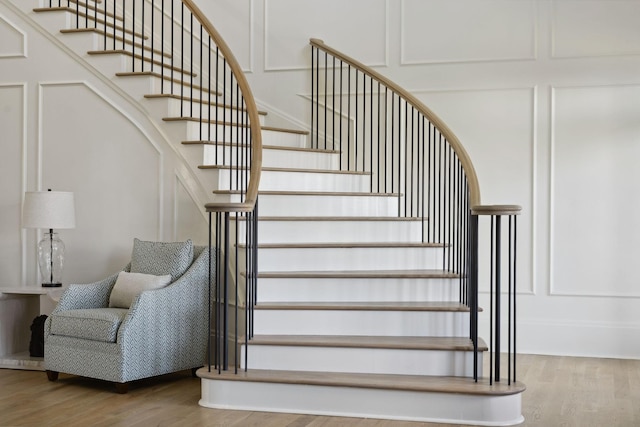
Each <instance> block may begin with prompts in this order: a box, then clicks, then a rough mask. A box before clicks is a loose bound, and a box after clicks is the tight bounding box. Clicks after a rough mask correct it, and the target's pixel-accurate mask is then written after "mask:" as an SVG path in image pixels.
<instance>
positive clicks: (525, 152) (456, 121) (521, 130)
mask: <svg viewBox="0 0 640 427" xmlns="http://www.w3.org/2000/svg"><path fill="white" fill-rule="evenodd" d="M414 93H415V92H414ZM417 95H418V97H419V98H420V99H421V100H422V101H423V102H424V103H425V104H426V105H427V106H428V107H429V108H431V109H432V110H433V111H434V112H435V113H436V114H437V115H438V116H439V117H440V118H441V119H443V120H444V122H445V123H447V125H448V126H449V127H450V128H451V129H452V131H453V132H454V133H455V134H456V135H457V136H458V138H459V139H460V141H461V143H462V145H463V146H464V148H465V149H466V151H467V152H468V154H469V156H470V158H471V161H472V162H473V165H474V167H475V169H476V173H477V175H478V180H479V183H480V193H481V197H482V204H484V205H492V204H516V205H521V206H522V208H523V211H522V215H521V216H519V217H518V236H519V237H518V238H519V240H518V247H517V249H518V259H519V262H518V277H519V279H518V284H517V286H518V290H519V291H520V292H534V291H535V289H534V283H535V280H534V267H533V265H534V258H533V257H534V253H535V240H534V238H535V233H534V223H535V215H536V212H535V203H534V202H535V199H534V189H535V179H536V176H535V163H536V161H535V142H536V135H535V130H534V122H535V89H534V88H516V89H491V90H455V91H433V92H418V93H417ZM483 221H484V219H483ZM504 227H505V228H504V232H505V233H507V228H506V227H507V223H506V220H505V225H504ZM489 229H490V225H489V223H486V224H484V223H483V224H482V225H481V230H482V231H483V232H486V233H484V234H483V235H481V236H480V257H481V260H480V269H481V271H480V273H479V274H480V287H481V290H483V291H488V290H489V288H488V279H489V271H488V266H489V265H490V264H489V260H488V255H487V254H488V253H489V248H490V246H489V245H490V240H489V234H488V230H489ZM483 245H484V246H483Z"/></svg>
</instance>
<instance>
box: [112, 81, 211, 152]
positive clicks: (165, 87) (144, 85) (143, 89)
mask: <svg viewBox="0 0 640 427" xmlns="http://www.w3.org/2000/svg"><path fill="white" fill-rule="evenodd" d="M178 78H179V77H178ZM114 81H115V82H116V83H117V84H118V86H120V87H121V88H122V89H123V90H124V91H126V92H127V93H128V94H130V95H131V96H133V97H134V98H135V99H142V98H144V95H148V94H150V93H175V94H178V95H180V94H184V95H185V96H186V95H188V94H189V93H190V90H191V89H190V87H188V86H185V87H181V84H180V83H179V82H178V83H176V82H171V81H169V80H166V79H164V80H163V79H161V78H160V77H155V76H115V77H114ZM188 82H189V80H188V79H186V80H185V83H187V84H188ZM172 88H173V92H171V91H172ZM196 92H197V91H196V90H195V89H194V93H196ZM194 96H195V95H194ZM212 96H213V95H212ZM199 138H200V137H199V136H198V137H195V136H194V135H189V134H187V135H183V137H182V138H179V139H178V140H179V141H183V140H191V139H199Z"/></svg>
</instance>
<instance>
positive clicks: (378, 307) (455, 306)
mask: <svg viewBox="0 0 640 427" xmlns="http://www.w3.org/2000/svg"><path fill="white" fill-rule="evenodd" d="M255 308H256V310H258V309H259V310H345V311H453V312H468V311H469V307H467V306H466V305H464V304H460V303H458V302H450V301H409V302H395V301H393V302H386V301H374V302H371V301H366V302H360V301H356V302H351V301H350V302H297V301H294V302H289V301H288V302H260V303H258V304H256V306H255Z"/></svg>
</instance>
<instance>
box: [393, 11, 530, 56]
mask: <svg viewBox="0 0 640 427" xmlns="http://www.w3.org/2000/svg"><path fill="white" fill-rule="evenodd" d="M401 13H402V24H401V32H402V63H403V64H427V63H434V62H471V61H502V60H520V59H534V58H535V56H536V3H535V2H534V1H533V0H519V1H512V0H483V1H477V0H455V1H451V0H402V12H401Z"/></svg>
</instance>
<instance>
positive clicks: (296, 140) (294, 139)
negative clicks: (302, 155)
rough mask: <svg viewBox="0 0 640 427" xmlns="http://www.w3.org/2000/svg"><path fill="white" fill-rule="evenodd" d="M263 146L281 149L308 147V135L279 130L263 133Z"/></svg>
mask: <svg viewBox="0 0 640 427" xmlns="http://www.w3.org/2000/svg"><path fill="white" fill-rule="evenodd" d="M262 145H277V146H279V147H295V148H306V147H307V135H305V134H300V133H291V132H280V131H277V130H263V131H262Z"/></svg>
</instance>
